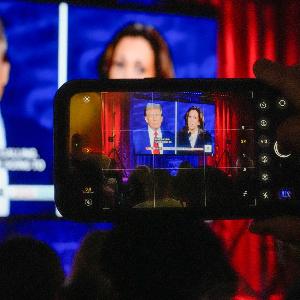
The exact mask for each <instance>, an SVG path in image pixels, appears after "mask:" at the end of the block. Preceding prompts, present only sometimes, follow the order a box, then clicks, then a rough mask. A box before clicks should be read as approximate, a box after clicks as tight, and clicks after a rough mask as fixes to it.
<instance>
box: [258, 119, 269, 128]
mask: <svg viewBox="0 0 300 300" xmlns="http://www.w3.org/2000/svg"><path fill="white" fill-rule="evenodd" d="M258 124H259V126H260V128H262V129H266V128H268V127H269V121H268V120H267V119H260V120H259V121H258Z"/></svg>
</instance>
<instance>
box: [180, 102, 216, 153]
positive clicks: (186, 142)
mask: <svg viewBox="0 0 300 300" xmlns="http://www.w3.org/2000/svg"><path fill="white" fill-rule="evenodd" d="M184 122H185V126H184V127H183V128H182V130H181V131H179V132H178V136H177V146H178V147H183V148H203V146H204V145H207V144H211V135H210V133H209V132H207V131H206V130H204V115H203V112H202V111H201V110H200V109H199V108H198V107H196V106H192V107H190V108H189V109H188V110H187V112H186V113H185V115H184Z"/></svg>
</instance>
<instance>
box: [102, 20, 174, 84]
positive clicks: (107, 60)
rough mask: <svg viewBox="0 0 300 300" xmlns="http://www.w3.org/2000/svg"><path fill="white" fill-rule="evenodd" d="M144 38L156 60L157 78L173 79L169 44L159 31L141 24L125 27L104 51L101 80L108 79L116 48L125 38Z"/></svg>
mask: <svg viewBox="0 0 300 300" xmlns="http://www.w3.org/2000/svg"><path fill="white" fill-rule="evenodd" d="M128 36H130V37H143V38H144V39H145V40H147V41H148V42H149V43H150V45H151V48H152V49H153V52H154V58H155V77H159V78H173V77H174V69H173V63H172V60H171V55H170V51H169V48H168V45H167V43H166V42H165V41H164V39H163V38H162V37H161V35H160V34H159V33H158V31H157V30H155V29H154V28H153V27H152V26H146V25H144V24H140V23H133V24H129V25H127V26H125V27H124V28H123V29H121V30H120V31H119V32H117V34H116V35H115V36H114V37H113V39H112V40H111V41H110V43H109V44H108V45H107V47H106V49H105V50H104V52H103V54H102V56H101V58H100V61H99V65H98V72H99V76H100V78H108V74H109V70H110V68H111V65H112V62H113V55H114V52H115V48H116V46H117V45H118V43H119V42H120V40H121V39H122V38H124V37H128Z"/></svg>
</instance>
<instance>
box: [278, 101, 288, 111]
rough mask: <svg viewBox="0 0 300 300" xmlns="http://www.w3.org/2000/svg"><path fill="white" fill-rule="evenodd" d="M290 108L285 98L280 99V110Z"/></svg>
mask: <svg viewBox="0 0 300 300" xmlns="http://www.w3.org/2000/svg"><path fill="white" fill-rule="evenodd" d="M287 106H288V102H287V100H286V99H284V98H280V99H278V100H277V107H278V108H280V109H285V108H287Z"/></svg>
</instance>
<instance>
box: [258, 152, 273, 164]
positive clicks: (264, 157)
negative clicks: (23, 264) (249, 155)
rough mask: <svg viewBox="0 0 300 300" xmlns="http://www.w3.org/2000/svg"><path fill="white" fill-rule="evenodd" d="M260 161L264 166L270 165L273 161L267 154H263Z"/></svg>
mask: <svg viewBox="0 0 300 300" xmlns="http://www.w3.org/2000/svg"><path fill="white" fill-rule="evenodd" d="M258 160H259V162H260V163H261V164H262V165H268V164H269V163H270V160H271V159H270V157H269V156H268V155H267V154H261V155H260V156H259V158H258Z"/></svg>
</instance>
